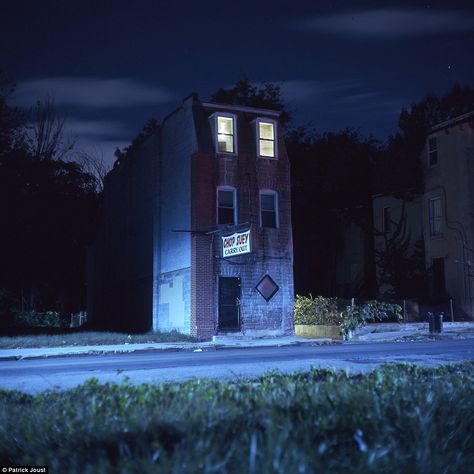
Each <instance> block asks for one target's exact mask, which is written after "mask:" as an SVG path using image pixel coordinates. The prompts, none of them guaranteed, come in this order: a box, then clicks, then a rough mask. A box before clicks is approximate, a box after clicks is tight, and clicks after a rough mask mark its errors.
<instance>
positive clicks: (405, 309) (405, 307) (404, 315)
mask: <svg viewBox="0 0 474 474" xmlns="http://www.w3.org/2000/svg"><path fill="white" fill-rule="evenodd" d="M406 317H407V305H406V300H403V322H404V323H406Z"/></svg>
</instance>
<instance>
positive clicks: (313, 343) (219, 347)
mask: <svg viewBox="0 0 474 474" xmlns="http://www.w3.org/2000/svg"><path fill="white" fill-rule="evenodd" d="M337 344H342V341H333V342H327V341H324V342H320V343H318V341H317V340H308V342H306V341H294V342H291V343H288V344H273V345H270V344H260V345H235V346H234V345H229V344H212V345H209V346H193V347H163V348H160V347H150V348H143V349H131V350H127V349H124V350H116V349H114V350H91V351H88V352H68V353H64V354H57V353H56V354H41V355H39V354H38V355H24V356H21V355H17V356H2V355H1V354H0V362H1V361H19V360H32V359H53V358H54V359H58V358H67V357H81V356H83V357H85V356H92V355H120V354H142V353H149V352H157V353H159V352H195V351H197V350H199V349H200V350H201V351H203V352H204V351H209V350H210V351H217V350H230V349H266V348H270V347H292V346H327V345H337ZM7 350H8V349H7ZM199 352H200V351H199Z"/></svg>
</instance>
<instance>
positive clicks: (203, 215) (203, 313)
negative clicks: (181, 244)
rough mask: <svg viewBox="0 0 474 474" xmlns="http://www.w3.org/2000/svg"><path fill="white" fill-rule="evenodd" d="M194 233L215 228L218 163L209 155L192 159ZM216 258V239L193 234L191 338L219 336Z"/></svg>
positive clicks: (196, 156)
mask: <svg viewBox="0 0 474 474" xmlns="http://www.w3.org/2000/svg"><path fill="white" fill-rule="evenodd" d="M191 169H192V174H191V176H192V178H191V202H192V206H191V221H192V229H198V230H199V229H205V228H209V227H211V226H213V225H215V222H216V221H215V215H216V201H215V196H216V194H215V189H216V182H215V162H214V157H213V156H212V155H209V154H204V153H197V154H195V155H193V157H192V164H191ZM213 281H214V258H213V249H212V236H209V235H204V234H201V233H193V234H192V237H191V335H193V336H196V337H197V338H199V339H202V340H203V339H209V338H211V337H212V336H213V335H214V334H216V327H215V318H214V301H213V297H214V293H213Z"/></svg>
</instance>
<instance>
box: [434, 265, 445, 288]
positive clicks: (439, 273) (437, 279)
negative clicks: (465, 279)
mask: <svg viewBox="0 0 474 474" xmlns="http://www.w3.org/2000/svg"><path fill="white" fill-rule="evenodd" d="M445 294H446V279H445V276H444V258H433V296H440V295H445Z"/></svg>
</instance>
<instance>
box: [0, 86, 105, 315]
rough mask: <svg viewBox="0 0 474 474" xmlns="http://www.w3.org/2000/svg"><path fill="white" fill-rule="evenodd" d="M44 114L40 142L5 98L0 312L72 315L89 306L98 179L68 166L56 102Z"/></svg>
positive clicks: (0, 155)
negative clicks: (89, 249) (88, 263)
mask: <svg viewBox="0 0 474 474" xmlns="http://www.w3.org/2000/svg"><path fill="white" fill-rule="evenodd" d="M10 87H12V86H10ZM10 90H11V89H10ZM39 107H41V105H40V106H37V109H36V112H37V113H39V114H40V116H39V121H38V122H37V123H36V124H35V125H34V130H36V134H35V133H33V134H31V133H28V132H29V130H28V128H27V118H28V114H27V113H26V112H24V111H20V110H18V109H15V108H13V107H11V106H10V105H9V103H8V93H6V91H5V88H4V89H2V91H1V94H0V124H2V125H3V124H5V126H4V127H2V129H1V130H2V133H1V140H0V215H1V216H2V222H3V223H4V225H3V226H2V232H0V262H1V265H0V289H2V291H1V294H2V298H1V300H2V305H3V307H2V308H0V312H4V311H13V310H16V311H19V310H21V309H25V310H27V309H35V310H51V309H58V310H61V311H62V312H63V313H66V314H67V313H69V312H70V311H75V310H78V309H81V308H83V307H84V304H85V294H84V288H85V286H84V284H85V275H84V274H85V268H84V267H85V252H86V245H87V243H88V242H90V241H91V238H92V235H93V233H94V229H95V224H96V221H97V219H98V215H99V201H98V195H97V193H96V188H95V181H94V177H93V176H92V175H91V174H89V173H87V172H85V171H84V169H83V168H82V166H81V165H80V164H79V163H77V162H73V161H65V160H64V159H63V158H64V157H65V154H64V153H63V151H64V150H65V148H64V147H63V145H62V144H63V143H65V140H64V139H63V134H62V130H63V128H62V124H63V122H62V121H61V120H60V119H58V118H57V115H56V113H55V111H54V110H53V109H52V102H48V103H47V104H46V109H40V108H39ZM42 110H43V111H44V114H43V115H41V114H42V113H43V112H42Z"/></svg>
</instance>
